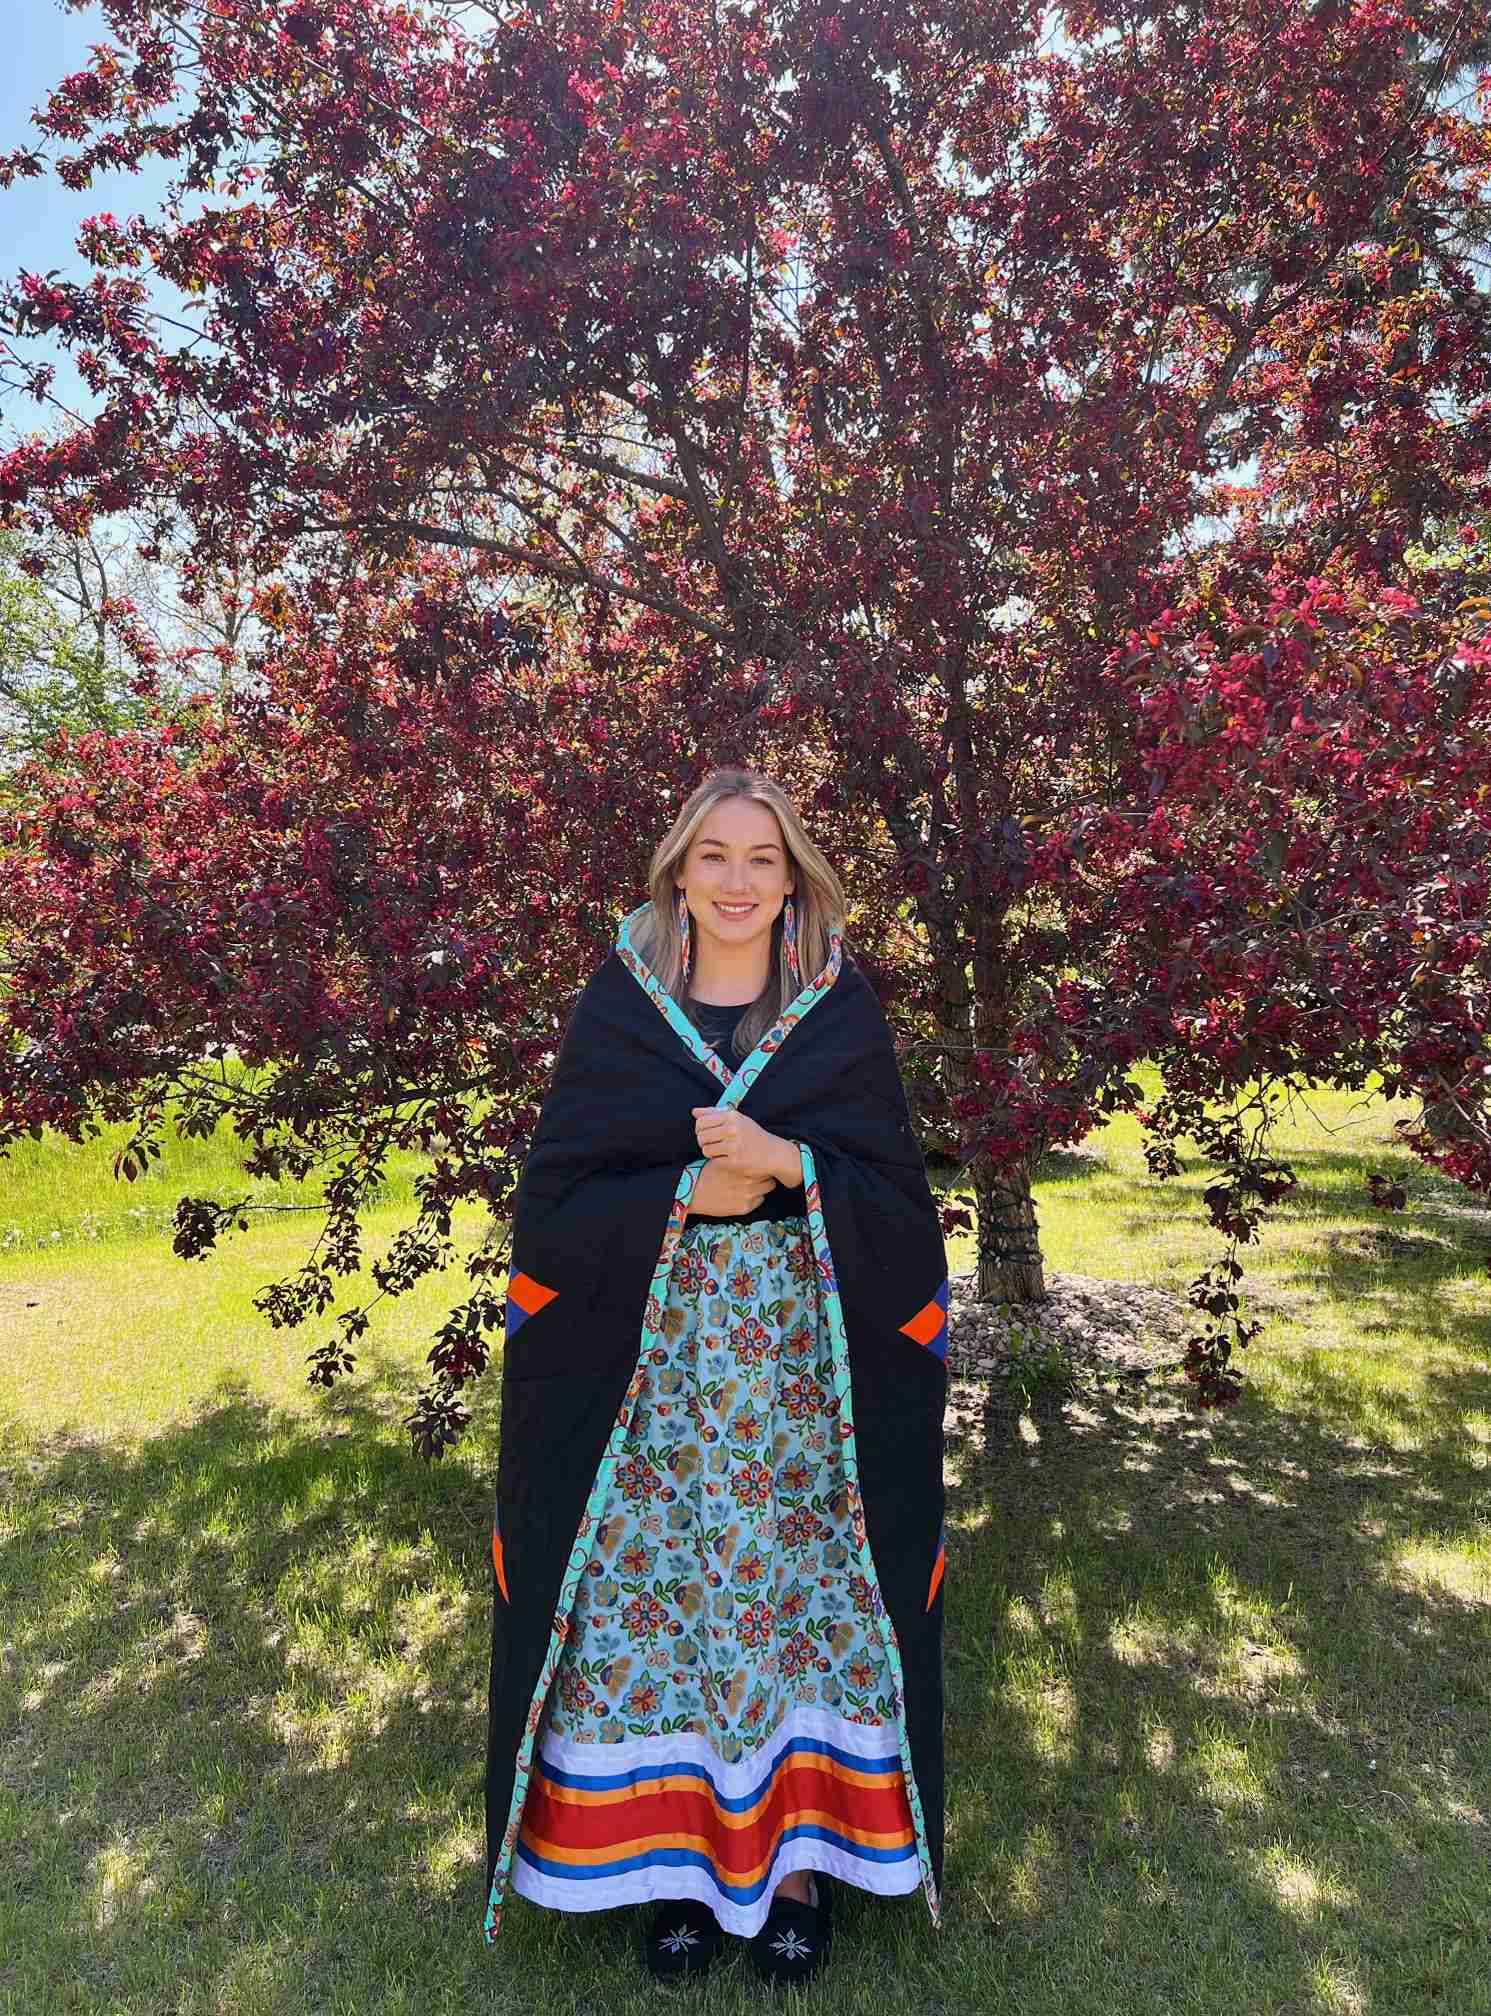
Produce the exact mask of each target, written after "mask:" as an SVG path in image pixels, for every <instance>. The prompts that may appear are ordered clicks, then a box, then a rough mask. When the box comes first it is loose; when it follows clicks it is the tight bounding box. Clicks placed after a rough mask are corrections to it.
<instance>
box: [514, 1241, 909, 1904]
mask: <svg viewBox="0 0 1491 2016" xmlns="http://www.w3.org/2000/svg"><path fill="white" fill-rule="evenodd" d="M821 1286H822V1276H821V1269H820V1265H819V1262H818V1259H817V1256H816V1254H815V1251H814V1245H813V1240H812V1236H811V1232H810V1229H809V1224H808V1220H807V1219H806V1218H805V1217H790V1218H784V1219H775V1220H759V1221H755V1222H744V1221H742V1222H730V1221H714V1222H705V1221H702V1220H690V1221H688V1222H686V1224H685V1225H684V1227H683V1229H682V1231H681V1232H680V1234H679V1237H678V1240H677V1243H676V1245H675V1247H674V1251H673V1257H672V1261H671V1265H670V1268H669V1273H668V1277H667V1285H666V1290H665V1292H664V1294H663V1295H662V1297H661V1299H660V1307H659V1310H658V1320H657V1323H656V1327H655V1330H654V1335H653V1339H652V1341H651V1343H650V1344H649V1345H648V1346H647V1347H646V1348H645V1349H644V1352H643V1355H642V1360H641V1363H640V1365H639V1367H638V1371H637V1375H636V1378H635V1380H634V1387H635V1392H634V1395H633V1397H632V1401H631V1406H630V1410H629V1413H628V1417H627V1421H626V1425H625V1429H624V1432H623V1433H622V1434H621V1437H620V1440H619V1443H618V1447H617V1451H616V1463H615V1467H614V1470H613V1472H612V1477H611V1485H610V1489H609V1492H608V1494H607V1497H606V1500H605V1502H604V1503H603V1504H602V1505H601V1506H600V1507H599V1508H598V1512H597V1517H596V1519H595V1522H594V1526H593V1529H592V1536H591V1547H590V1553H589V1556H588V1559H587V1560H586V1562H585V1565H584V1568H583V1570H582V1572H581V1574H580V1576H579V1581H578V1587H577V1590H576V1593H575V1598H574V1606H573V1610H572V1613H571V1616H570V1622H569V1629H568V1631H567V1633H566V1636H565V1639H564V1643H563V1646H562V1649H561V1650H560V1652H559V1655H558V1660H557V1664H556V1667H555V1672H554V1679H553V1685H552V1688H551V1690H550V1692H549V1695H548V1699H547V1703H546V1706H545V1710H544V1720H543V1723H542V1726H541V1728H540V1730H539V1732H538V1733H539V1742H538V1746H537V1755H536V1758H535V1773H534V1779H533V1785H532V1788H531V1792H530V1796H529V1799H528V1801H527V1804H526V1807H525V1810H524V1813H523V1818H522V1821H521V1827H520V1832H519V1835H518V1838H517V1841H516V1844H515V1846H516V1853H515V1857H514V1863H513V1887H514V1888H515V1889H516V1890H517V1891H518V1892H519V1893H520V1894H523V1895H526V1896H528V1897H530V1898H532V1899H534V1900H535V1901H537V1902H539V1903H543V1904H547V1905H551V1906H553V1907H555V1908H558V1909H569V1910H595V1909H601V1908H605V1907H607V1906H610V1905H614V1904H621V1903H634V1902H639V1901H642V1900H644V1899H648V1898H663V1897H680V1896H690V1897H696V1898H698V1899H700V1900H701V1901H703V1902H705V1903H707V1904H709V1905H710V1906H711V1908H712V1909H714V1911H715V1912H716V1914H717V1916H718V1917H719V1920H720V1922H721V1924H722V1925H723V1926H724V1927H725V1929H726V1930H728V1931H732V1932H736V1933H739V1934H742V1935H745V1936H749V1935H750V1934H752V1933H753V1932H755V1931H756V1930H757V1929H758V1928H759V1926H760V1924H761V1923H763V1922H764V1920H765V1916H766V1912H767V1910H768V1908H769V1906H770V1900H771V1894H772V1892H773V1890H774V1889H775V1886H776V1884H777V1883H778V1882H779V1881H780V1880H781V1878H782V1876H784V1875H786V1874H787V1873H788V1872H789V1871H790V1870H796V1869H818V1870H822V1871H826V1872H828V1873H832V1874H834V1875H837V1876H840V1877H841V1878H843V1879H844V1880H846V1881H849V1882H852V1883H855V1884H858V1885H859V1886H860V1887H862V1888H865V1889H870V1890H875V1891H878V1892H880V1893H882V1894H894V1895H901V1894H905V1893H906V1892H908V1891H910V1890H912V1889H915V1888H916V1887H917V1885H918V1883H919V1881H920V1873H919V1868H918V1848H917V1837H916V1829H915V1824H914V1821H913V1816H912V1810H911V1806H910V1804H909V1801H908V1793H907V1788H906V1784H905V1779H904V1775H903V1768H902V1757H901V1752H900V1739H899V1730H898V1706H899V1703H898V1696H897V1690H896V1684H895V1678H894V1675H893V1673H892V1671H891V1667H890V1662H889V1660H888V1658H887V1654H886V1649H885V1645H884V1641H883V1637H882V1627H883V1618H882V1615H881V1607H882V1606H881V1605H880V1603H879V1602H878V1600H877V1598H878V1592H877V1591H876V1590H875V1589H873V1587H872V1586H871V1584H870V1582H869V1581H868V1580H867V1578H866V1576H865V1575H864V1574H863V1573H862V1572H861V1566H860V1549H859V1545H858V1536H857V1534H856V1532H855V1528H854V1518H853V1510H854V1493H853V1490H852V1487H851V1484H850V1480H849V1477H848V1475H847V1472H846V1467H845V1458H844V1451H845V1447H846V1443H845V1436H844V1423H843V1421H842V1414H843V1403H842V1401H841V1399H840V1397H839V1393H838V1391H837V1389H836V1381H835V1376H834V1363H833V1340H832V1334H831V1331H830V1328H829V1324H828V1322H827V1320H826V1310H825V1307H824V1302H823V1298H822V1294H821Z"/></svg>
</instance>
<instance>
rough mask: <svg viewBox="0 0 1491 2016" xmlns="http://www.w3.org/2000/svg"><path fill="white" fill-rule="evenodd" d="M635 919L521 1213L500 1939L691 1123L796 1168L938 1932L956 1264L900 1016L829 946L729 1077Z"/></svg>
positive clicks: (685, 1196) (512, 1398)
mask: <svg viewBox="0 0 1491 2016" xmlns="http://www.w3.org/2000/svg"><path fill="white" fill-rule="evenodd" d="M648 907H649V906H647V905H645V904H644V905H643V906H642V907H641V908H639V909H637V910H634V911H633V912H632V913H631V915H630V916H628V917H627V918H626V919H624V920H623V922H622V924H621V927H620V930H619V932H618V934H617V939H616V945H615V948H614V950H613V951H612V952H611V953H610V954H609V955H608V956H607V958H606V959H605V961H604V962H603V963H602V964H601V966H600V967H599V968H598V969H597V970H596V971H595V973H594V974H593V975H592V976H591V978H590V980H589V981H588V982H587V984H586V985H585V987H584V989H583V991H582V992H581V994H580V997H579V1000H578V1001H577V1003H576V1005H575V1008H574V1010H573V1012H572V1014H571V1016H570V1020H569V1023H568V1026H567V1028H566V1030H565V1034H564V1038H563V1042H562V1044H561V1046H560V1050H559V1055H558V1058H557V1061H556V1064H555V1068H554V1073H553V1077H552V1080H551V1083H550V1086H549V1089H548V1093H547V1096H546V1097H545V1100H544V1103H543V1109H542V1112H541V1114H540V1117H539V1122H538V1126H537V1128H536V1130H535V1133H534V1137H533V1141H532V1145H531V1147H530V1150H529V1154H528V1157H527V1160H526V1162H525V1164H524V1168H523V1172H522V1175H521V1178H520V1180H519V1184H518V1189H517V1194H516V1197H515V1200H514V1216H513V1239H512V1254H511V1268H510V1275H509V1282H508V1302H507V1324H506V1342H505V1348H504V1355H503V1369H502V1434H501V1448H500V1454H499V1458H498V1471H497V1492H496V1506H495V1511H494V1518H493V1528H492V1656H491V1670H490V1684H489V1692H488V1732H487V1772H486V1821H487V1867H486V1916H485V1921H484V1930H485V1935H486V1938H487V1939H488V1941H491V1940H493V1939H495V1937H496V1936H497V1930H498V1926H499V1924H500V1921H501V1912H502V1905H503V1901H504V1895H505V1892H506V1890H507V1887H508V1882H509V1877H510V1872H511V1867H512V1860H513V1853H514V1848H515V1845H516V1842H517V1838H518V1834H519V1830H520V1825H521V1822H522V1816H523V1807H524V1801H525V1799H526V1797H527V1794H528V1791H529V1788H530V1783H531V1780H532V1774H533V1767H534V1746H535V1741H536V1738H537V1736H538V1732H539V1729H540V1725H541V1723H542V1719H543V1713H544V1707H545V1702H546V1700H547V1697H548V1693H549V1689H550V1686H551V1683H552V1681H553V1679H554V1673H555V1669H556V1666H557V1664H558V1661H559V1657H560V1653H561V1650H562V1648H563V1645H564V1642H565V1639H566V1637H567V1636H568V1634H569V1632H570V1630H571V1628H572V1615H573V1611H574V1605H575V1594H576V1589H577V1587H578V1584H579V1580H580V1577H581V1574H582V1573H583V1571H584V1568H585V1564H586V1561H587V1559H588V1558H589V1555H590V1551H591V1537H592V1534H593V1532H594V1528H595V1522H596V1517H597V1513H598V1511H599V1509H600V1508H602V1507H603V1506H604V1505H605V1504H606V1502H607V1499H608V1494H609V1492H610V1488H611V1482H612V1477H613V1474H614V1470H615V1465H616V1461H617V1457H618V1452H619V1450H620V1446H621V1443H622V1440H623V1438H624V1436H625V1432H626V1427H627V1423H628V1421H629V1419H630V1415H631V1408H632V1404H633V1402H634V1401H635V1399H636V1396H637V1393H638V1390H639V1383H640V1368H641V1365H642V1360H643V1356H644V1354H645V1353H646V1352H647V1351H648V1350H649V1349H650V1348H651V1347H652V1346H654V1345H656V1344H658V1343H660V1342H661V1336H660V1332H659V1329H658V1324H659V1320H660V1317H661V1312H662V1301H663V1295H664V1291H665V1289H666V1286H667V1283H668V1279H669V1269H670V1266H671V1265H672V1260H673V1254H674V1250H675V1248H676V1246H677V1243H678V1239H679V1236H680V1234H681V1232H682V1230H683V1227H684V1224H685V1222H686V1219H687V1215H688V1212H687V1207H688V1202H689V1199H690V1197H691V1196H692V1194H693V1189H694V1185H695V1183H696V1182H697V1181H698V1178H699V1175H700V1172H701V1171H702V1170H703V1168H704V1166H705V1158H704V1157H702V1156H701V1155H700V1154H699V1153H698V1142H697V1137H696V1134H695V1130H694V1121H693V1115H692V1112H691V1108H693V1107H694V1106H697V1105H703V1104H705V1103H708V1102H709V1101H711V1100H712V1101H713V1102H714V1103H715V1104H716V1105H718V1106H738V1107H739V1108H740V1109H741V1110H742V1111H743V1112H745V1113H747V1114H748V1115H749V1116H750V1117H751V1118H752V1119H754V1120H756V1121H757V1122H758V1123H759V1124H760V1125H761V1126H762V1127H764V1128H766V1129H768V1130H769V1131H770V1132H771V1133H774V1134H779V1135H781V1136H783V1137H784V1138H786V1139H788V1140H791V1141H794V1142H796V1143H797V1144H798V1146H799V1147H800V1149H801V1153H802V1165H803V1189H804V1196H805V1200H806V1218H807V1224H808V1229H809V1234H810V1236H811V1239H812V1244H813V1251H814V1255H815V1257H816V1260H817V1266H818V1280H817V1287H818V1293H819V1296H820V1298H821V1300H822V1304H823V1307H824V1310H825V1312H826V1315H827V1318H828V1322H829V1326H830V1330H831V1334H832V1337H833V1349H834V1388H835V1396H836V1401H837V1409H836V1412H837V1422H836V1426H837V1432H838V1434H839V1437H840V1439H841V1445H842V1453H843V1458H844V1469H845V1473H846V1477H847V1482H848V1491H849V1513H850V1524H851V1531H852V1536H853V1546H854V1552H855V1554H856V1556H857V1559H856V1561H855V1564H854V1565H855V1568H856V1570H857V1572H858V1573H859V1574H860V1575H862V1576H863V1577H864V1578H865V1581H866V1582H867V1584H868V1586H869V1590H870V1604H871V1614H872V1617H873V1620H874V1624H875V1628H876V1629H877V1630H878V1632H879V1633H880V1636H881V1641H882V1643H883V1646H884V1650H885V1653H886V1657H887V1659H888V1662H889V1668H890V1672H891V1675H892V1679H893V1701H894V1704H895V1707H896V1709H897V1711H898V1715H897V1726H896V1728H895V1731H894V1735H895V1740H896V1744H897V1747H898V1749H899V1753H900V1758H901V1766H902V1771H903V1773H904V1778H905V1785H906V1791H907V1794H908V1797H909V1802H910V1807H911V1813H912V1818H913V1822H914V1826H915V1832H916V1849H917V1858H918V1863H919V1866H920V1871H921V1880H922V1889H923V1893H924V1895H925V1897H926V1900H927V1904H928V1908H929V1910H930V1912H931V1915H932V1919H933V1922H934V1923H940V1919H941V1908H940V1901H939V1892H940V1886H941V1879H942V1847H943V1755H942V1721H943V1698H942V1604H943V1591H942V1578H943V1560H944V1551H943V1538H944V1535H943V1482H942V1455H943V1414H944V1408H945V1404H946V1396H947V1371H946V1362H945V1361H946V1348H947V1345H946V1340H947V1298H948V1277H947V1258H946V1253H945V1250H944V1246H943V1240H942V1233H941V1227H940V1223H939V1220H938V1214H937V1209H936V1205H935V1203H934V1201H933V1198H932V1194H931V1190H930V1188H929V1186H928V1183H927V1175H926V1166H925V1163H924V1160H923V1157H922V1153H921V1149H920V1147H919V1145H918V1142H917V1139H916V1136H915V1133H914V1131H913V1129H912V1125H911V1119H910V1114H909V1112H908V1110H907V1104H906V1095H905V1090H904V1087H903V1085H902V1082H901V1076H900V1072H899V1070H898V1067H897V1064H896V1057H895V1050H894V1046H893V1043H892V1039H891V1034H890V1030H889V1027H888V1025H887V1023H886V1020H885V1016H884V1013H883V1011H882V1009H881V1007H880V1004H879V1002H878V1000H877V999H876V997H875V994H874V991H873V989H872V988H871V986H870V984H869V982H868V980H867V979H866V978H865V976H864V974H863V972H862V971H861V970H860V968H859V967H858V966H857V965H856V964H855V962H854V961H853V959H852V958H851V957H850V956H849V955H848V953H847V952H846V951H845V949H844V946H843V942H842V939H841V938H840V936H839V935H838V934H837V933H834V934H833V935H832V937H831V949H830V954H829V958H828V961H827V963H826V964H825V966H824V968H823V970H822V971H821V972H820V973H818V974H816V975H815V976H814V977H813V978H812V979H811V980H810V981H808V983H807V984H806V985H805V986H804V987H803V988H802V990H801V992H800V993H799V994H798V995H797V996H796V998H795V999H794V1000H792V1001H791V1002H789V1003H788V1005H787V1007H786V1008H785V1009H784V1010H783V1012H782V1014H781V1015H780V1017H779V1018H778V1019H777V1021H776V1022H775V1023H774V1024H773V1025H772V1027H771V1028H770V1029H768V1030H767V1031H766V1033H765V1034H764V1035H763V1036H762V1038H761V1040H760V1042H759V1043H758V1044H757V1046H756V1048H755V1049H754V1050H753V1051H752V1052H751V1054H750V1056H748V1057H746V1058H745V1059H744V1060H742V1061H741V1062H740V1064H739V1066H738V1067H737V1068H732V1065H731V1064H729V1063H727V1062H725V1061H724V1060H723V1059H721V1058H720V1057H719V1056H717V1055H716V1053H715V1052H714V1051H713V1050H712V1049H711V1048H710V1046H709V1045H708V1043H707V1042H706V1041H705V1039H704V1037H703V1036H702V1035H701V1034H700V1032H699V1031H698V1029H696V1028H695V1026H694V1024H693V1023H692V1022H691V1021H690V1020H689V1018H688V1016H687V1015H686V1014H685V1013H684V1011H683V1009H682V1008H681V1007H680V1006H679V1005H678V1003H677V1002H675V1001H674V1000H673V999H672V997H671V996H670V995H669V994H668V992H667V990H666V989H665V988H664V987H663V986H662V983H661V982H660V981H659V979H658V978H657V976H656V974H654V973H653V972H652V971H651V969H650V968H649V967H648V966H647V965H646V963H645V962H644V960H643V959H642V958H641V956H640V954H639V953H638V952H637V950H636V949H635V946H634V944H633V942H632V933H633V931H634V930H635V928H636V926H637V924H638V923H639V921H640V920H641V918H642V917H643V916H644V915H645V914H646V911H647V909H648Z"/></svg>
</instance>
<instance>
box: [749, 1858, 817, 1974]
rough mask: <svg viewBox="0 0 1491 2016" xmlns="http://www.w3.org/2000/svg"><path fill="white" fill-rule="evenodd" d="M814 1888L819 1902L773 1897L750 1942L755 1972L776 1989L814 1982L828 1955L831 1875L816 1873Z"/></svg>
mask: <svg viewBox="0 0 1491 2016" xmlns="http://www.w3.org/2000/svg"><path fill="white" fill-rule="evenodd" d="M813 1889H814V1892H815V1894H816V1896H817V1899H818V1902H817V1903H816V1904H800V1903H799V1902H798V1900H797V1899H796V1898H795V1897H783V1896H780V1895H778V1896H776V1897H773V1899H772V1900H771V1909H770V1911H768V1912H767V1914H766V1923H765V1924H764V1925H763V1926H762V1927H761V1930H760V1931H759V1932H758V1933H757V1934H756V1936H755V1938H754V1939H752V1941H751V1959H752V1961H753V1962H754V1963H755V1968H756V1972H757V1973H758V1974H759V1975H760V1976H761V1978H762V1980H763V1981H769V1982H770V1983H771V1984H772V1986H773V1987H775V1988H795V1987H797V1986H799V1985H800V1984H801V1983H802V1982H804V1981H811V1980H812V1978H813V1976H814V1975H815V1974H816V1973H817V1972H818V1969H819V1968H820V1967H821V1966H822V1965H823V1962H824V1960H825V1959H826V1958H827V1956H828V1948H829V1942H830V1940H831V1939H832V1937H833V1925H832V1922H831V1907H830V1905H829V1883H828V1878H827V1877H826V1876H822V1875H818V1874H816V1873H815V1874H814V1877H813Z"/></svg>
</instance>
